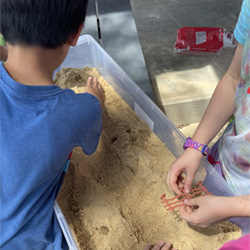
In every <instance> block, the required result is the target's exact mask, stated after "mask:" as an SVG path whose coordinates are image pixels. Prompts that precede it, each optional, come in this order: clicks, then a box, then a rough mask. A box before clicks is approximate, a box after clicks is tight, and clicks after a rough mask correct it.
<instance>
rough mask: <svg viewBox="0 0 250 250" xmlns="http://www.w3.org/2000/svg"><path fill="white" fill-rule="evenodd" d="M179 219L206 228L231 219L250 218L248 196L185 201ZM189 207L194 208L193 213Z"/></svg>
mask: <svg viewBox="0 0 250 250" xmlns="http://www.w3.org/2000/svg"><path fill="white" fill-rule="evenodd" d="M185 204H186V206H182V207H180V217H181V218H182V219H185V220H186V221H188V222H189V223H191V224H193V225H196V226H200V227H208V226H213V225H215V224H217V223H219V222H220V221H223V220H226V219H229V218H233V217H250V195H245V196H233V197H221V196H212V195H208V196H202V197H197V198H194V199H190V200H186V201H185ZM190 207H196V209H194V211H192V209H191V208H190Z"/></svg>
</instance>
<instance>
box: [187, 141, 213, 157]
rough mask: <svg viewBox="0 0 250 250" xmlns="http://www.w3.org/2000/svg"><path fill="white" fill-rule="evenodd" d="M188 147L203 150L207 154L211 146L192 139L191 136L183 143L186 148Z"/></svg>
mask: <svg viewBox="0 0 250 250" xmlns="http://www.w3.org/2000/svg"><path fill="white" fill-rule="evenodd" d="M187 148H192V149H195V150H197V151H199V152H201V153H202V154H203V155H207V153H208V151H209V147H208V146H207V145H204V144H202V143H200V142H197V141H194V140H192V139H191V138H190V137H188V138H187V139H186V141H185V143H184V145H183V149H184V150H186V149H187Z"/></svg>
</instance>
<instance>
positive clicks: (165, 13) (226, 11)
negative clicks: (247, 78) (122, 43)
mask: <svg viewBox="0 0 250 250" xmlns="http://www.w3.org/2000/svg"><path fill="white" fill-rule="evenodd" d="M130 3H131V6H132V10H133V15H134V19H135V23H136V27H137V30H138V35H139V39H140V43H141V46H142V51H143V54H144V58H145V61H146V66H147V70H148V74H149V77H150V81H151V84H152V88H153V91H154V95H155V98H156V103H157V105H158V106H159V107H160V108H161V109H162V110H163V112H165V114H166V115H167V116H168V118H169V119H170V120H171V121H173V123H174V124H175V125H176V126H178V127H180V128H181V130H182V131H183V132H184V134H185V135H186V136H192V133H193V131H194V130H195V128H196V127H197V125H198V123H199V121H200V120H201V118H202V115H203V113H204V111H205V108H206V106H207V103H208V101H209V99H210V98H211V95H212V93H213V91H214V88H215V87H216V85H217V83H218V82H219V79H220V78H221V77H222V76H223V75H224V73H225V72H226V70H227V68H228V66H229V64H230V62H231V59H232V56H233V53H234V49H228V50H226V51H223V52H222V53H221V55H204V56H201V55H199V56H198V55H178V54H173V48H174V44H175V40H176V35H177V30H178V29H179V28H181V27H185V26H190V27H222V28H225V29H226V30H228V31H233V29H234V27H235V25H236V22H237V19H238V15H239V13H240V8H241V4H242V0H220V1H218V0H130ZM186 125H190V126H188V127H186Z"/></svg>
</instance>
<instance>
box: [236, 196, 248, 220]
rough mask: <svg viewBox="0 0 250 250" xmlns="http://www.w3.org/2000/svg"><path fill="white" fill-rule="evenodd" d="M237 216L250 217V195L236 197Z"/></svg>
mask: <svg viewBox="0 0 250 250" xmlns="http://www.w3.org/2000/svg"><path fill="white" fill-rule="evenodd" d="M234 204H235V216H238V217H250V195H244V196H237V197H235V203H234Z"/></svg>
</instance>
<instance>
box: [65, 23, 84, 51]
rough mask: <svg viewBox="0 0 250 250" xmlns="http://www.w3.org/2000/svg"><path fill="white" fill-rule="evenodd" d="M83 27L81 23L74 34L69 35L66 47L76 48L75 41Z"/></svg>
mask: <svg viewBox="0 0 250 250" xmlns="http://www.w3.org/2000/svg"><path fill="white" fill-rule="evenodd" d="M83 27H84V23H81V24H80V25H79V27H78V29H77V31H76V32H75V33H74V34H72V35H70V37H69V38H68V40H67V42H66V43H67V44H68V45H70V46H76V43H77V40H78V38H79V36H80V34H81V32H82V29H83Z"/></svg>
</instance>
